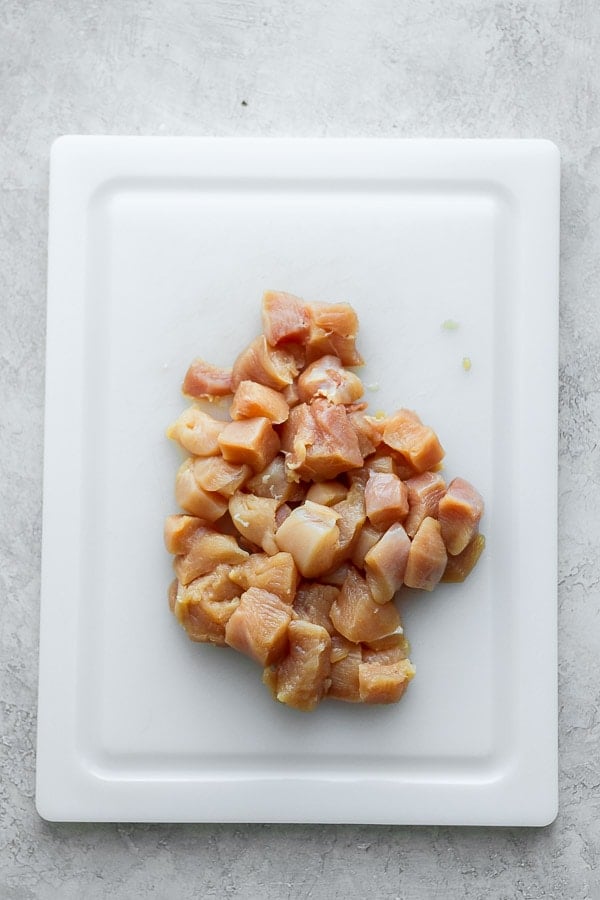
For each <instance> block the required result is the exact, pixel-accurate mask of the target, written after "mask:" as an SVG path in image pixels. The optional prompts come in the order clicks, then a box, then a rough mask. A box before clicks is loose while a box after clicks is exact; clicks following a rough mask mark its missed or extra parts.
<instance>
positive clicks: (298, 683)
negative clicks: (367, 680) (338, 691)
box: [263, 619, 331, 712]
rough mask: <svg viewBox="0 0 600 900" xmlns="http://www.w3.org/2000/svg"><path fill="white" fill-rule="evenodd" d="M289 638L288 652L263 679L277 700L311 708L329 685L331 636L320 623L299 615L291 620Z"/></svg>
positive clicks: (266, 671)
mask: <svg viewBox="0 0 600 900" xmlns="http://www.w3.org/2000/svg"><path fill="white" fill-rule="evenodd" d="M288 640H289V652H288V655H287V656H286V657H285V659H283V660H282V662H280V663H279V665H278V666H276V667H275V668H268V669H266V670H265V672H264V674H263V681H264V682H265V684H266V685H267V686H268V687H269V688H270V689H271V693H272V694H273V697H274V698H275V699H276V700H279V701H280V702H281V703H286V704H287V705H288V706H293V707H295V708H296V709H300V710H302V711H304V712H310V710H312V709H314V708H315V706H316V705H317V703H319V701H320V700H321V698H322V697H323V696H324V694H326V693H327V690H328V689H329V685H330V679H329V674H330V671H331V662H330V654H331V638H330V637H329V634H328V632H327V631H326V630H325V629H324V628H321V626H320V625H313V624H312V622H304V621H303V620H302V619H298V620H296V621H293V622H290V624H289V627H288Z"/></svg>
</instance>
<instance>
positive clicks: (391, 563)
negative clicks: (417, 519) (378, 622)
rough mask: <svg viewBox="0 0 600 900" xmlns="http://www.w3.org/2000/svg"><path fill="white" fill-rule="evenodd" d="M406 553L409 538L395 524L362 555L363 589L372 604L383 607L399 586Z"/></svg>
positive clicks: (401, 580) (408, 548) (407, 552)
mask: <svg viewBox="0 0 600 900" xmlns="http://www.w3.org/2000/svg"><path fill="white" fill-rule="evenodd" d="M409 552H410V538H409V537H408V535H407V533H406V531H405V530H404V528H403V527H402V525H401V524H400V523H399V522H395V523H394V524H393V525H390V527H389V528H388V530H387V531H386V532H385V534H384V535H382V537H381V538H380V539H379V540H378V541H377V543H376V544H375V546H374V547H371V549H370V550H369V552H368V553H367V554H366V556H365V560H364V565H365V576H366V579H367V587H368V588H369V590H370V591H371V594H372V596H373V600H374V601H375V602H376V603H387V601H388V600H391V599H392V597H393V596H394V594H395V593H396V591H397V590H398V588H399V587H400V586H401V585H402V582H403V580H404V573H405V571H406V564H407V562H408V554H409Z"/></svg>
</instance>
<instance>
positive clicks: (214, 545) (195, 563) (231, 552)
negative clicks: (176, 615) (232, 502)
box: [173, 522, 248, 584]
mask: <svg viewBox="0 0 600 900" xmlns="http://www.w3.org/2000/svg"><path fill="white" fill-rule="evenodd" d="M247 556H248V553H247V552H246V551H245V550H242V548H241V547H240V546H239V544H238V542H237V541H236V539H235V537H233V536H232V535H230V534H221V533H220V532H219V531H216V530H215V529H214V528H211V527H210V526H209V525H208V524H206V523H204V522H203V523H201V524H199V525H198V527H197V528H196V529H195V531H194V533H193V534H190V536H189V538H188V541H187V544H186V549H185V552H183V553H180V554H178V555H177V556H176V557H175V560H174V562H173V567H174V569H175V574H176V575H177V577H178V579H179V581H181V583H182V584H189V582H190V581H193V580H194V579H195V578H198V577H199V576H200V575H207V574H208V573H209V572H212V570H213V569H215V568H216V567H217V566H218V565H219V564H220V563H226V564H227V565H230V566H235V565H238V564H239V563H241V562H243V561H244V560H245V559H246V558H247Z"/></svg>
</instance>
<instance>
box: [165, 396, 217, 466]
mask: <svg viewBox="0 0 600 900" xmlns="http://www.w3.org/2000/svg"><path fill="white" fill-rule="evenodd" d="M226 424H227V423H226V422H221V421H220V420H219V419H214V418H213V417H212V416H209V415H208V413H205V412H202V410H201V409H197V408H196V407H195V406H190V407H189V409H186V410H184V411H183V412H182V413H181V415H180V416H179V418H178V419H176V420H175V422H173V424H172V425H170V426H169V427H168V428H167V437H169V438H171V440H173V441H177V443H178V444H180V446H181V447H183V449H184V450H187V452H188V453H193V454H194V456H218V454H219V453H220V452H221V451H220V448H219V435H220V434H221V432H222V431H223V429H224V428H225V425H226Z"/></svg>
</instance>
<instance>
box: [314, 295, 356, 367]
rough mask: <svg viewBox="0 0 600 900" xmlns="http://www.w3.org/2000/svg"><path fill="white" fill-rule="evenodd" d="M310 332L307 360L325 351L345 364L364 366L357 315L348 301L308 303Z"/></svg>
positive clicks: (317, 356)
mask: <svg viewBox="0 0 600 900" xmlns="http://www.w3.org/2000/svg"><path fill="white" fill-rule="evenodd" d="M307 309H308V313H309V316H310V333H309V337H308V341H307V342H306V361H307V363H310V362H312V361H313V360H315V359H319V357H321V356H325V354H329V353H331V354H333V355H334V356H338V357H339V358H340V359H341V361H342V363H343V364H344V365H345V366H362V365H363V362H364V360H363V358H362V356H361V355H360V353H359V352H358V351H357V349H356V335H357V333H358V318H357V315H356V313H355V312H354V310H353V309H352V307H351V306H350V304H349V303H309V304H308V305H307Z"/></svg>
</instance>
